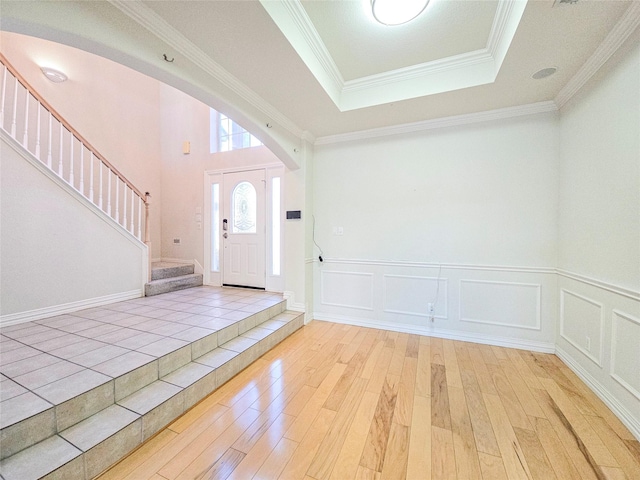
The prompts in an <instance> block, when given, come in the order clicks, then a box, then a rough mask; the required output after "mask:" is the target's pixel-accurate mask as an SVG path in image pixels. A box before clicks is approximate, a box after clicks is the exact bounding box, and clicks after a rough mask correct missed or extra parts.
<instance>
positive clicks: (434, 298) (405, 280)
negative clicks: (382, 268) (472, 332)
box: [383, 275, 448, 318]
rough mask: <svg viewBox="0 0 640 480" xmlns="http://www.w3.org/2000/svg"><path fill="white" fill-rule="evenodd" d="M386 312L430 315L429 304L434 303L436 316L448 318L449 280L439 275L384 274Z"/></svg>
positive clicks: (384, 308)
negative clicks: (438, 276)
mask: <svg viewBox="0 0 640 480" xmlns="http://www.w3.org/2000/svg"><path fill="white" fill-rule="evenodd" d="M383 278H384V287H383V288H384V306H383V311H384V312H386V313H400V314H404V315H415V316H419V317H429V310H428V305H429V303H433V304H434V313H435V315H434V316H435V317H436V318H447V316H448V313H447V312H448V305H447V298H448V296H447V290H448V280H447V279H446V278H440V279H438V278H437V277H418V276H410V275H384V277H383Z"/></svg>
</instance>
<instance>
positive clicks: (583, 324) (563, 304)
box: [560, 289, 604, 367]
mask: <svg viewBox="0 0 640 480" xmlns="http://www.w3.org/2000/svg"><path fill="white" fill-rule="evenodd" d="M560 336H561V337H562V338H564V339H565V340H566V341H567V342H569V343H570V344H571V345H573V346H574V347H575V348H577V349H578V350H579V351H580V352H581V353H582V354H583V355H584V356H586V357H587V358H589V359H590V360H591V361H593V362H594V363H595V364H596V365H598V366H599V367H602V348H603V346H604V343H603V342H604V338H603V337H604V308H603V305H602V303H600V302H597V301H596V300H593V299H592V298H588V297H586V296H583V295H580V294H577V293H575V292H572V291H569V290H565V289H562V290H561V291H560Z"/></svg>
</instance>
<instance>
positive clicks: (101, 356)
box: [0, 287, 282, 428]
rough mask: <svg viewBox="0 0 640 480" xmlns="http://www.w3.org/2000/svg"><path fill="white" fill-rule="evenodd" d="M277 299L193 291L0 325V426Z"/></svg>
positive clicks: (262, 294)
mask: <svg viewBox="0 0 640 480" xmlns="http://www.w3.org/2000/svg"><path fill="white" fill-rule="evenodd" d="M281 301H282V296H281V295H279V294H273V293H268V292H261V291H254V290H243V289H238V288H216V287H197V288H191V289H187V290H181V291H178V292H172V293H166V294H163V295H158V296H155V297H143V298H138V299H134V300H128V301H125V302H119V303H114V304H110V305H105V306H102V307H96V308H90V309H87V310H82V311H78V312H74V313H72V314H65V315H59V316H56V317H51V318H46V319H41V320H36V321H33V322H26V323H22V324H18V325H12V326H8V327H3V328H0V396H1V398H0V402H1V403H0V428H5V427H7V426H10V425H13V424H14V423H17V422H19V421H21V420H23V419H25V418H28V417H30V416H32V415H35V414H37V413H40V412H42V411H44V410H46V409H48V408H50V407H51V406H52V405H58V404H60V403H62V402H65V401H66V400H69V399H70V398H73V397H75V396H77V395H79V394H81V393H83V392H85V391H88V390H90V389H92V388H95V387H97V386H99V385H102V384H104V383H106V382H109V381H110V380H111V379H112V378H115V377H118V376H120V375H123V374H125V373H127V372H130V371H132V370H134V369H136V368H138V367H140V366H143V365H145V364H147V363H149V362H152V361H154V360H155V359H157V358H159V357H162V356H164V355H167V354H169V353H171V352H175V351H177V350H179V349H180V348H181V347H183V346H185V345H187V344H189V343H191V342H195V341H196V340H199V339H201V338H204V337H206V336H208V335H211V334H212V333H214V332H216V331H218V330H221V329H223V328H225V327H227V326H229V325H231V324H232V323H234V322H236V321H238V320H242V319H244V318H247V317H249V316H250V315H252V314H253V313H256V312H258V311H260V310H264V309H265V308H267V307H270V306H272V305H275V304H277V303H279V302H281Z"/></svg>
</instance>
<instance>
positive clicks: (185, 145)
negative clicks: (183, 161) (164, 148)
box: [182, 140, 191, 155]
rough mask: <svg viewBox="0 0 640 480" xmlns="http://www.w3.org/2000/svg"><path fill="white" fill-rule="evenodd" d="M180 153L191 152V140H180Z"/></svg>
mask: <svg viewBox="0 0 640 480" xmlns="http://www.w3.org/2000/svg"><path fill="white" fill-rule="evenodd" d="M182 153H184V154H185V155H186V154H188V153H191V142H190V141H188V140H185V141H184V142H182Z"/></svg>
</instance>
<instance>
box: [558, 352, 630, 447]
mask: <svg viewBox="0 0 640 480" xmlns="http://www.w3.org/2000/svg"><path fill="white" fill-rule="evenodd" d="M555 354H556V355H557V356H558V357H559V358H560V360H562V361H563V362H564V363H565V364H566V365H567V366H568V367H569V368H570V369H571V370H573V372H574V373H575V374H576V375H577V376H578V377H580V380H582V381H583V382H584V383H586V384H587V386H588V387H589V388H590V389H591V390H592V391H593V392H594V393H595V394H596V395H597V396H598V397H599V398H600V400H602V401H603V402H604V403H605V404H606V405H607V407H609V408H610V409H611V411H612V412H613V413H614V414H615V415H616V417H618V418H619V419H620V421H621V422H622V423H624V425H625V426H626V427H627V428H628V429H629V430H630V431H631V433H632V434H633V436H635V437H636V438H640V416H637V415H636V416H634V415H633V414H632V413H631V412H630V411H629V410H628V409H627V408H626V407H625V406H624V405H622V404H621V403H620V402H619V401H618V399H616V398H615V397H614V396H613V395H612V394H611V393H610V392H609V390H607V388H606V387H604V385H602V384H601V383H600V382H599V381H598V380H596V379H595V378H594V377H593V376H592V375H591V374H590V373H589V372H587V370H585V369H584V367H583V366H582V365H580V364H579V363H578V362H577V361H576V360H575V359H574V358H573V357H572V356H571V355H570V354H569V353H567V352H566V351H564V350H563V349H562V348H561V347H559V346H556V351H555Z"/></svg>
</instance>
